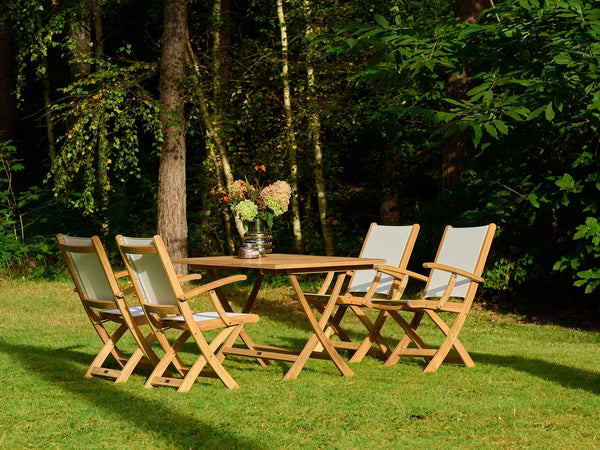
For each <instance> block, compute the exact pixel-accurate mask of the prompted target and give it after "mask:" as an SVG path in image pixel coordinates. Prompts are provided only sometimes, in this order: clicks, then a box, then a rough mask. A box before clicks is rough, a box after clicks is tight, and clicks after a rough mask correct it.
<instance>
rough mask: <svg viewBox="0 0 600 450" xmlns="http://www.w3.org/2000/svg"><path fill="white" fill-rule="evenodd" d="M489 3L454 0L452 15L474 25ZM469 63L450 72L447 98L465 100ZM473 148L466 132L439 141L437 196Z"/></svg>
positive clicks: (448, 183)
mask: <svg viewBox="0 0 600 450" xmlns="http://www.w3.org/2000/svg"><path fill="white" fill-rule="evenodd" d="M491 6H492V4H491V0H456V1H455V3H454V13H455V15H456V17H458V21H459V22H460V23H462V24H466V23H474V22H475V18H476V17H477V15H478V14H479V13H481V12H482V11H483V10H484V9H487V8H489V7H491ZM468 69H469V67H468V62H467V61H462V71H461V72H460V74H457V73H456V72H452V73H451V74H450V75H449V76H448V85H447V92H446V94H447V96H448V98H451V99H454V100H464V99H466V98H467V91H468V90H469V76H468ZM472 149H473V145H472V141H471V135H470V133H469V130H468V129H467V130H457V131H455V132H454V133H453V134H451V135H450V136H448V137H446V138H445V139H444V140H442V163H441V175H440V195H444V193H445V191H446V188H447V187H448V186H449V185H450V184H452V183H453V182H454V181H455V180H456V179H457V177H458V176H459V175H460V172H461V171H462V169H464V168H465V164H466V161H467V159H468V157H469V154H470V153H472Z"/></svg>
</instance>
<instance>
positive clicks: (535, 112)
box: [526, 106, 546, 120]
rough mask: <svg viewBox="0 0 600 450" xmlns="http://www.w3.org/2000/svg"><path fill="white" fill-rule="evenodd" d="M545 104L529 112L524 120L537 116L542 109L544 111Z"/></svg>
mask: <svg viewBox="0 0 600 450" xmlns="http://www.w3.org/2000/svg"><path fill="white" fill-rule="evenodd" d="M545 109H546V106H540V107H539V108H536V109H534V110H533V111H532V112H531V113H529V115H528V116H527V119H526V120H532V119H535V118H536V117H537V116H539V115H540V114H541V113H542V112H543V111H545Z"/></svg>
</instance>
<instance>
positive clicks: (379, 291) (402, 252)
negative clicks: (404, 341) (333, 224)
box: [305, 223, 420, 362]
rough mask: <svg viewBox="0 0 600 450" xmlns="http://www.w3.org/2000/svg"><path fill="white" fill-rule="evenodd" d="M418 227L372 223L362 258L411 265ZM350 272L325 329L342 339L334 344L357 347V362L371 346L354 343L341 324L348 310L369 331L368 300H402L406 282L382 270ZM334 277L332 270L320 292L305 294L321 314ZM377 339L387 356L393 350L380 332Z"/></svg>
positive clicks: (352, 360)
mask: <svg viewBox="0 0 600 450" xmlns="http://www.w3.org/2000/svg"><path fill="white" fill-rule="evenodd" d="M419 228H420V227H419V225H417V224H414V225H407V226H389V225H377V224H376V223H372V224H371V226H370V227H369V231H368V232H367V236H366V237H365V240H364V243H363V247H362V249H361V251H360V254H359V256H360V257H363V258H380V259H385V260H386V261H387V265H385V266H381V268H384V267H390V268H395V267H398V268H400V269H402V270H404V269H406V266H407V265H408V260H409V259H410V255H411V253H412V250H413V247H414V245H415V241H416V240H417V235H418V234H419ZM348 275H350V277H351V278H350V281H349V283H348V287H347V289H346V292H345V293H344V294H343V295H340V297H339V298H338V299H337V302H336V305H337V310H336V312H335V314H333V315H332V316H331V318H330V320H329V328H328V329H327V330H326V333H328V334H329V336H332V335H333V333H335V334H337V336H338V337H339V338H340V341H337V340H336V341H334V345H335V346H336V347H339V348H344V349H347V350H350V351H352V350H354V354H353V355H352V357H351V359H350V362H358V361H360V360H362V358H363V357H364V356H365V354H367V352H368V351H369V350H370V349H371V347H372V345H366V344H365V341H363V345H361V343H360V342H352V341H351V339H350V337H349V336H348V333H347V332H346V331H345V330H344V328H343V327H342V325H341V322H342V319H343V318H344V316H345V315H346V313H347V312H348V311H351V312H352V313H354V314H355V315H356V316H357V317H358V319H359V320H360V321H361V322H362V324H363V325H364V326H365V327H366V328H367V330H371V328H372V327H373V322H372V321H371V319H370V318H369V317H368V316H367V315H366V314H365V312H364V310H365V309H366V308H368V306H367V305H368V303H369V301H370V300H371V299H372V298H374V296H375V295H380V296H386V298H387V299H399V298H400V297H401V296H402V293H403V292H404V289H405V288H406V282H405V280H402V279H397V278H395V277H394V276H391V275H385V274H382V271H375V270H360V271H355V272H350V273H349V274H348ZM332 279H333V273H329V274H328V275H327V278H326V280H325V282H324V284H323V285H322V286H321V288H320V289H319V292H318V293H316V294H305V297H306V299H307V300H308V302H309V303H311V304H312V305H313V306H314V307H315V308H316V309H317V310H318V311H319V312H320V313H323V308H324V307H325V304H326V302H327V300H328V299H329V295H328V294H326V292H327V290H328V289H329V286H330V283H331V280H332ZM375 342H377V344H378V346H379V350H380V352H381V353H382V354H384V355H386V354H389V353H390V352H391V350H390V349H389V348H388V346H387V344H386V342H385V340H384V339H383V338H382V337H381V335H376V337H375ZM371 344H372V342H371Z"/></svg>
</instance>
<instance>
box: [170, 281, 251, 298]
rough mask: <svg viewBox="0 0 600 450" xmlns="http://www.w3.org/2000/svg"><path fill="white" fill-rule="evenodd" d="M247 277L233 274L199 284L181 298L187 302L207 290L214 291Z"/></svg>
mask: <svg viewBox="0 0 600 450" xmlns="http://www.w3.org/2000/svg"><path fill="white" fill-rule="evenodd" d="M246 278H247V277H246V275H231V276H230V277H225V278H220V279H218V280H215V281H211V282H210V283H206V284H203V285H202V286H198V287H196V288H194V289H191V290H189V291H187V292H184V294H183V296H182V297H180V298H179V300H180V301H182V302H185V301H187V300H189V299H190V298H192V297H195V296H197V295H200V294H204V293H205V292H209V291H212V290H214V289H217V288H220V287H221V286H225V285H227V284H230V283H235V282H236V281H244V280H245V279H246Z"/></svg>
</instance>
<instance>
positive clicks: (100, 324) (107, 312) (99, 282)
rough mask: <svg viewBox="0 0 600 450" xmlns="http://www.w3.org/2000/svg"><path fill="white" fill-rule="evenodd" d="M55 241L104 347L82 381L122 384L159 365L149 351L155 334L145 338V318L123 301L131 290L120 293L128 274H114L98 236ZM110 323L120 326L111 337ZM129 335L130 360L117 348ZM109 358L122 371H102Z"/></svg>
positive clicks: (63, 237) (64, 238)
mask: <svg viewBox="0 0 600 450" xmlns="http://www.w3.org/2000/svg"><path fill="white" fill-rule="evenodd" d="M56 239H57V240H58V246H59V248H60V251H61V253H62V255H63V257H64V259H65V262H66V264H67V268H68V269H69V273H70V274H71V278H72V279H73V283H74V284H75V291H76V292H77V294H78V295H79V299H80V300H81V304H82V305H83V309H84V311H85V312H86V314H87V316H88V318H89V319H90V321H91V322H92V325H93V327H94V330H96V333H97V334H98V336H99V337H100V339H101V340H102V342H103V344H104V345H103V346H102V349H101V350H100V351H99V353H98V354H97V356H96V357H95V358H94V360H93V361H92V363H91V364H90V366H89V368H88V369H87V371H86V373H85V377H86V378H90V377H92V376H97V377H104V378H110V379H114V381H115V383H122V382H125V381H127V380H128V379H129V377H130V375H131V374H132V373H133V371H134V369H135V368H136V367H138V366H142V367H146V368H153V367H154V366H155V365H156V364H158V362H159V358H158V356H156V354H155V353H154V351H153V350H152V348H151V342H152V341H153V340H154V334H153V333H149V334H148V335H147V336H144V334H143V332H142V331H141V329H140V327H141V326H143V325H147V324H148V321H147V320H146V316H145V315H144V313H143V311H142V310H141V308H140V307H139V306H132V307H130V306H128V305H127V303H126V301H125V296H126V295H127V294H129V293H131V292H132V291H133V287H129V288H128V289H123V290H122V289H121V287H120V286H119V283H118V279H119V278H121V277H124V276H127V275H128V274H127V272H126V271H121V272H117V273H114V272H113V270H112V268H111V266H110V262H109V261H108V257H107V255H106V252H105V250H104V247H103V246H102V242H101V241H100V238H99V237H98V236H92V237H91V238H77V237H72V236H66V235H63V234H61V233H59V234H57V235H56ZM84 260H85V261H84ZM84 266H87V267H84ZM86 272H87V273H86ZM109 322H112V323H115V324H118V325H119V326H118V327H117V329H116V331H114V332H112V334H111V332H109V331H108V330H107V328H106V327H105V324H107V323H109ZM128 331H129V332H130V333H131V335H132V336H133V338H134V339H135V342H136V343H137V345H138V348H137V349H136V350H135V351H134V352H133V354H131V355H130V356H127V355H126V354H125V353H124V352H123V351H122V350H121V349H120V348H119V347H118V345H117V344H118V342H119V340H120V339H121V338H122V337H123V336H124V335H125V334H126V333H127V332H128ZM110 355H112V356H113V358H114V359H115V361H116V362H117V363H118V365H119V366H120V367H121V369H113V368H109V367H105V365H104V364H105V362H106V360H107V358H108V357H109V356H110Z"/></svg>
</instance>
